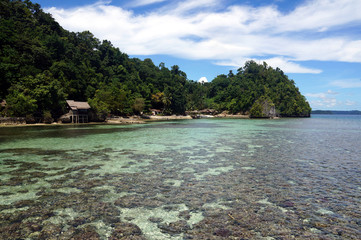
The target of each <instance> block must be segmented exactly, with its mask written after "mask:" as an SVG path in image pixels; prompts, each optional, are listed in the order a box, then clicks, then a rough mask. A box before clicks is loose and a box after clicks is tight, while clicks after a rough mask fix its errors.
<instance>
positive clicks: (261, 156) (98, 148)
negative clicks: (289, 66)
mask: <svg viewBox="0 0 361 240" xmlns="http://www.w3.org/2000/svg"><path fill="white" fill-rule="evenodd" d="M360 143H361V117H360V116H330V115H315V116H314V117H312V118H302V119H279V120H249V119H199V120H184V121H169V122H156V123H148V124H140V125H101V124H99V125H60V126H59V125H57V126H34V127H4V128H1V129H0V239H15V238H21V239H39V238H43V239H45V238H62V239H69V238H72V237H74V238H94V239H219V238H232V237H233V238H236V239H239V238H245V239H280V238H281V239H290V238H300V239H305V238H308V239H319V238H327V239H358V238H359V236H361V210H360V209H361V208H360V206H361V177H360V176H361V157H360V156H361V148H360Z"/></svg>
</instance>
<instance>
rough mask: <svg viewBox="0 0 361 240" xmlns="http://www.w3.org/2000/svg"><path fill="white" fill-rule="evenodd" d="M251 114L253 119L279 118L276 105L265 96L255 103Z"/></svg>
mask: <svg viewBox="0 0 361 240" xmlns="http://www.w3.org/2000/svg"><path fill="white" fill-rule="evenodd" d="M250 113H251V117H252V118H274V117H276V116H277V113H276V107H275V105H274V104H273V102H272V100H271V99H270V98H268V97H265V96H262V97H260V98H259V99H258V100H257V101H255V103H254V104H253V105H252V108H251V111H250Z"/></svg>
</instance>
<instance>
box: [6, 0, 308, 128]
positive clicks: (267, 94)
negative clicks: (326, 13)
mask: <svg viewBox="0 0 361 240" xmlns="http://www.w3.org/2000/svg"><path fill="white" fill-rule="evenodd" d="M0 28H1V30H0V59H1V60H0V101H1V102H2V104H1V109H0V114H1V116H2V117H12V116H13V117H26V119H28V120H29V121H31V120H33V121H34V119H54V120H56V119H58V118H59V117H60V116H61V115H63V114H64V113H66V112H67V109H66V100H68V99H73V100H76V101H86V102H88V103H89V105H90V106H91V109H92V111H93V112H94V115H95V116H96V118H97V119H104V118H105V117H106V116H111V115H117V116H130V115H140V114H143V113H144V114H150V113H151V109H159V110H160V112H161V114H163V115H171V114H177V115H184V114H186V112H188V111H196V110H203V109H213V110H214V111H216V112H218V113H220V112H224V111H227V113H229V114H247V115H248V114H249V115H251V116H252V117H269V115H270V114H271V115H276V116H281V117H309V116H310V113H311V108H310V106H309V104H308V102H307V101H306V99H305V97H304V96H303V95H301V93H300V91H299V89H298V88H297V87H296V86H295V82H294V81H293V80H290V79H288V77H287V76H286V75H285V74H284V73H283V71H282V70H281V69H279V68H276V69H274V68H272V67H270V66H268V65H267V64H266V63H263V64H257V63H256V62H254V61H248V62H246V64H245V65H244V66H243V67H240V68H239V69H238V70H237V71H236V72H233V71H229V73H228V74H227V75H226V74H222V75H219V76H217V77H216V78H215V79H213V80H212V81H211V82H209V83H204V84H200V83H198V82H196V81H193V80H189V79H188V78H187V74H186V73H185V72H183V71H182V70H181V69H180V68H179V67H178V66H177V65H174V66H172V67H171V68H170V69H169V68H167V67H165V64H164V63H161V64H159V66H156V65H155V64H154V63H153V62H152V60H151V59H144V60H140V59H138V58H130V57H129V56H128V55H127V54H126V53H123V52H121V51H120V50H119V48H116V47H114V46H113V45H112V43H111V42H110V41H107V40H103V41H100V40H99V39H97V38H96V37H94V35H93V34H92V33H90V32H89V31H84V32H77V33H75V32H70V31H67V30H65V29H63V28H62V27H61V26H60V25H59V24H58V23H57V22H56V21H55V20H54V19H53V18H52V16H51V15H50V14H48V13H45V12H44V11H43V10H42V9H41V6H40V5H39V4H34V3H32V2H31V1H27V0H25V1H20V0H14V1H12V0H4V1H1V3H0Z"/></svg>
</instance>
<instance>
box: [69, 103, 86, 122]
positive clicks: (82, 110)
mask: <svg viewBox="0 0 361 240" xmlns="http://www.w3.org/2000/svg"><path fill="white" fill-rule="evenodd" d="M66 103H67V105H68V108H69V115H70V120H71V123H87V122H88V121H89V117H88V116H89V109H90V106H89V104H88V103H87V102H77V101H74V100H66Z"/></svg>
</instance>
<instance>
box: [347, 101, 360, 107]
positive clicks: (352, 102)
mask: <svg viewBox="0 0 361 240" xmlns="http://www.w3.org/2000/svg"><path fill="white" fill-rule="evenodd" d="M345 105H346V106H355V105H357V102H355V101H350V100H346V103H345Z"/></svg>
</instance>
